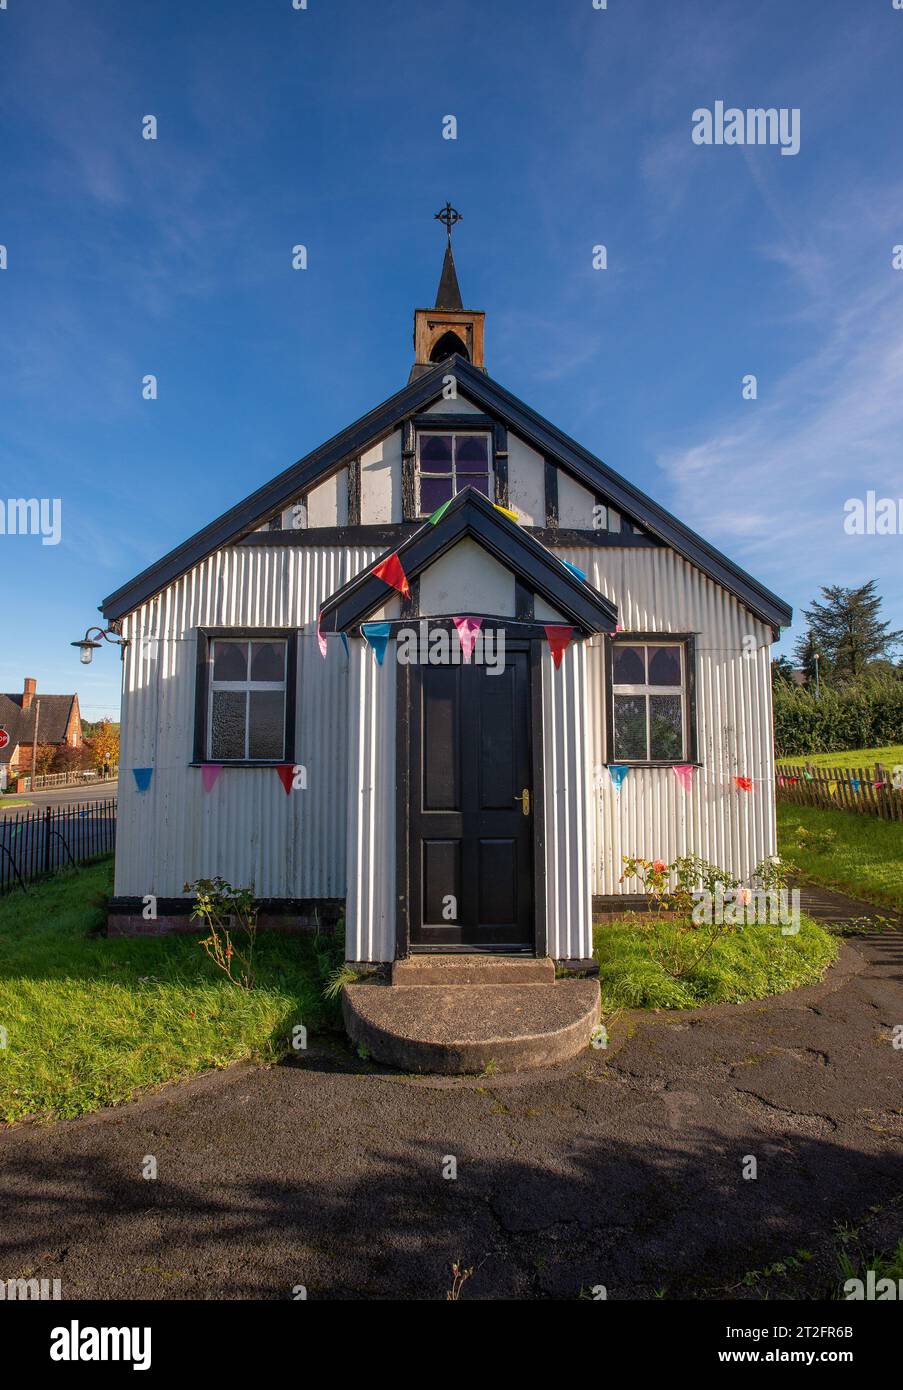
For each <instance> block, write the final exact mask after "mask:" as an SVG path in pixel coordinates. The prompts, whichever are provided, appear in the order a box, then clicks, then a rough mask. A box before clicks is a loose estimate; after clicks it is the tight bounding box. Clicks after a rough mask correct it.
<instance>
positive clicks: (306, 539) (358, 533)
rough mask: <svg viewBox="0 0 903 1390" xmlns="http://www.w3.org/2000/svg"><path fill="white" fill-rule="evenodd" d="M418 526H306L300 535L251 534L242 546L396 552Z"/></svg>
mask: <svg viewBox="0 0 903 1390" xmlns="http://www.w3.org/2000/svg"><path fill="white" fill-rule="evenodd" d="M421 524H422V523H420V524H417V525H414V524H412V523H410V522H383V523H381V524H379V525H374V526H309V527H305V528H304V529H303V530H300V531H252V532H251V533H250V535H247V536H242V538H241V540H239V541H236V542H235V544H236V545H239V546H242V545H247V546H283V545H284V546H316V545H326V546H337V545H343V546H344V545H388V546H391V547H392V548H393V549H395V547H396V546H398V545H400V544H401V543H402V541H406V540H407V539H408V537H409V536H413V535H414V533H415V532H416V531H419V530H420V525H421Z"/></svg>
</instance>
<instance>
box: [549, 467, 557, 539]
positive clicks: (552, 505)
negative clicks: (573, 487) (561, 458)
mask: <svg viewBox="0 0 903 1390" xmlns="http://www.w3.org/2000/svg"><path fill="white" fill-rule="evenodd" d="M546 529H547V530H555V531H557V530H558V469H557V468H556V466H555V464H554V463H551V462H550V461H549V459H546Z"/></svg>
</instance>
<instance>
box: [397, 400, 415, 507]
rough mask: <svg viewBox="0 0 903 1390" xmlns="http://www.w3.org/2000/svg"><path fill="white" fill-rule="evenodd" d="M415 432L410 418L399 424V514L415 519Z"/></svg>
mask: <svg viewBox="0 0 903 1390" xmlns="http://www.w3.org/2000/svg"><path fill="white" fill-rule="evenodd" d="M416 475H417V434H416V431H415V429H414V422H413V421H412V420H405V421H404V422H403V424H402V426H401V515H402V518H403V520H404V521H416V520H417V476H416Z"/></svg>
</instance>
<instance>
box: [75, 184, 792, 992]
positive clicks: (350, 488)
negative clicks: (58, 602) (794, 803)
mask: <svg viewBox="0 0 903 1390" xmlns="http://www.w3.org/2000/svg"><path fill="white" fill-rule="evenodd" d="M451 211H452V212H453V211H454V210H451ZM447 225H448V233H449V237H448V242H447V247H446V253H445V261H444V265H443V268H442V273H441V279H440V284H439V290H438V294H437V296H436V304H435V306H434V307H433V308H428V309H417V310H415V313H414V364H413V367H412V368H411V370H410V376H409V380H408V383H407V385H405V386H404V387H403V388H402V389H401V390H400V391H399V392H398V393H397V394H396V395H394V396H392V397H391V398H390V399H389V400H387V401H385V402H384V403H383V404H381V405H378V406H376V407H375V408H374V409H373V410H372V411H371V412H370V413H369V414H368V415H366V416H365V417H364V418H363V419H361V420H358V421H356V422H355V423H354V424H351V425H349V426H348V428H347V429H344V430H343V431H342V432H341V433H340V434H338V435H337V436H336V437H335V438H333V439H330V440H329V441H328V442H327V443H325V444H322V445H321V446H320V447H319V448H317V449H315V450H314V451H313V452H312V453H310V454H308V455H307V456H306V457H304V458H303V459H301V461H300V462H299V463H296V464H294V465H293V466H292V467H291V468H289V469H288V470H287V471H285V472H283V473H281V474H280V475H279V476H278V477H277V478H275V479H274V480H273V481H272V482H268V483H266V484H265V485H264V486H262V487H260V488H259V489H258V490H257V491H256V492H255V493H254V494H253V495H252V496H250V497H249V498H248V499H247V500H246V501H244V502H242V503H240V504H239V505H238V506H235V507H233V508H232V509H231V510H229V511H227V512H226V513H225V514H224V515H223V516H221V517H219V518H218V519H217V520H216V521H213V522H212V523H211V524H210V525H209V526H207V527H206V528H205V529H204V530H202V531H200V532H199V533H198V534H197V535H195V536H193V537H192V538H191V539H190V540H188V541H186V542H185V543H184V544H183V545H181V546H179V547H178V548H177V549H176V550H173V551H172V552H171V553H170V554H168V555H166V556H164V558H163V559H161V560H160V562H159V563H158V564H155V565H153V566H152V567H151V568H149V569H147V570H145V571H144V573H142V574H140V575H138V576H137V577H136V578H135V579H133V580H131V581H130V582H129V583H128V584H126V585H124V586H123V587H122V588H120V589H119V590H117V592H116V593H114V594H111V595H110V597H109V598H107V599H106V600H105V601H104V603H103V605H102V611H103V613H104V615H105V617H106V618H107V620H108V622H109V623H110V624H111V625H112V626H113V627H114V628H115V630H116V631H118V632H120V633H121V635H122V637H123V638H124V639H126V643H127V645H126V646H125V648H124V688H123V706H122V748H121V766H122V768H123V769H124V771H123V774H122V784H121V787H120V802H119V832H118V843H117V852H116V884H115V898H114V900H113V903H112V912H111V926H113V927H114V928H115V927H116V926H117V925H118V929H119V930H141V929H144V930H147V929H156V930H160V929H164V928H173V927H177V926H178V925H179V924H181V925H182V926H184V925H186V923H187V916H186V912H187V908H188V906H189V902H190V899H189V896H188V895H187V894H186V893H185V885H186V884H188V883H190V882H192V881H194V880H196V879H198V878H199V877H212V876H214V875H216V874H220V875H222V876H223V877H224V878H226V879H228V880H229V881H230V882H231V883H233V884H248V883H252V884H253V885H254V889H255V892H256V894H257V896H258V898H260V899H261V900H262V901H263V911H264V915H265V918H269V917H272V918H274V919H275V918H276V917H279V916H281V917H282V918H283V919H284V920H285V921H286V922H293V923H295V924H299V923H300V924H302V925H303V924H310V923H314V922H321V923H322V922H328V921H336V920H338V918H339V917H344V922H345V931H346V955H347V958H348V960H349V961H351V962H398V961H403V960H406V959H409V958H417V957H422V956H423V955H424V954H425V953H435V954H440V955H442V956H443V957H450V956H453V955H461V954H465V955H467V956H468V957H469V958H470V960H471V961H473V960H474V959H475V958H476V957H477V956H480V957H484V956H490V955H491V954H492V953H497V954H500V955H503V956H504V957H505V958H506V959H507V958H512V959H513V958H514V957H525V958H527V959H533V960H536V959H540V960H548V961H550V962H551V961H554V962H557V963H560V964H563V965H565V966H566V967H569V968H570V969H572V970H582V971H587V970H590V969H591V968H592V918H593V907H594V899H595V905H596V906H597V907H599V906H600V905H604V903H605V901H606V900H607V899H611V898H613V897H618V896H620V895H623V894H626V893H629V892H630V890H631V885H630V884H629V883H623V882H622V880H621V873H622V857H623V856H624V855H626V854H642V855H645V856H648V857H650V858H651V857H656V858H661V859H664V860H670V859H672V858H674V857H676V856H678V855H680V854H684V853H691V852H695V853H698V854H699V855H701V856H703V857H704V858H706V859H708V860H710V861H713V862H715V863H717V864H719V865H720V866H722V867H723V868H725V869H728V870H730V872H731V873H732V874H734V875H736V876H737V877H738V878H740V879H746V878H747V877H748V875H749V874H750V873H751V871H752V870H753V868H754V866H755V865H756V864H757V863H758V862H759V861H760V860H761V859H763V857H765V856H766V855H768V854H770V853H773V852H774V850H775V808H774V796H773V766H772V729H771V678H770V657H769V647H770V644H771V643H772V641H773V640H775V638H776V636H777V633H778V630H779V628H780V626H781V625H785V624H788V623H789V622H790V621H791V611H790V609H789V608H788V606H787V605H786V604H785V603H783V602H782V601H781V600H780V599H779V598H777V597H776V596H775V595H774V594H773V593H771V592H769V590H768V589H766V588H765V587H764V586H763V585H761V584H760V583H758V582H757V581H756V580H755V579H753V578H751V576H750V575H748V574H746V573H745V572H744V571H743V570H742V569H740V568H739V567H738V566H737V565H735V564H733V563H732V562H731V561H730V560H729V559H727V558H726V557H725V556H724V555H722V554H721V553H719V551H717V550H716V549H715V548H714V547H713V546H711V545H709V544H708V543H707V542H706V541H704V540H703V539H702V538H701V537H700V536H698V535H696V534H695V533H694V532H693V531H692V530H690V528H689V527H687V526H686V525H684V524H683V523H682V522H680V521H678V520H677V519H676V518H675V517H673V516H671V515H670V514H669V513H668V512H667V511H665V510H664V509H663V508H662V507H661V506H660V505H659V504H658V503H657V502H655V501H654V500H652V499H651V498H649V497H647V496H645V495H644V494H643V493H642V492H641V491H639V489H638V488H636V487H634V486H633V485H632V484H631V483H630V482H629V481H627V480H626V479H625V478H623V477H621V476H620V475H619V474H618V473H616V472H614V471H613V470H612V469H611V468H609V467H608V466H607V465H606V464H604V463H602V462H601V460H599V459H598V458H596V457H594V456H593V454H591V453H589V452H588V451H587V450H586V449H584V448H583V447H582V446H581V445H579V444H577V443H575V441H574V440H573V439H571V438H570V437H569V436H568V435H567V434H565V433H563V432H562V431H561V430H560V429H558V428H557V427H556V426H555V425H552V424H550V423H549V421H548V420H545V419H543V418H542V416H540V415H538V414H537V413H536V412H535V411H534V410H532V409H531V408H530V407H529V406H528V405H525V404H524V403H523V402H522V401H520V400H518V399H517V398H516V397H515V396H513V395H511V393H510V392H509V391H507V390H506V389H505V388H504V387H503V386H501V385H499V384H498V383H497V382H495V381H494V380H493V379H492V377H491V376H489V375H488V373H487V370H486V367H485V365H484V315H483V313H482V312H480V311H476V310H469V309H465V308H463V306H462V300H461V295H460V292H459V288H458V280H457V275H456V271H455V265H454V260H453V256H452V249H451V224H450V223H449V224H447ZM130 770H131V771H130ZM132 771H133V772H134V776H132ZM148 895H154V896H155V897H156V899H157V911H158V917H157V920H156V922H147V921H145V920H144V919H143V917H142V903H143V901H144V899H145V898H146V897H147V896H148Z"/></svg>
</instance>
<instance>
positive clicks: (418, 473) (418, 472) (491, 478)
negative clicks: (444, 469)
mask: <svg viewBox="0 0 903 1390" xmlns="http://www.w3.org/2000/svg"><path fill="white" fill-rule="evenodd" d="M438 418H439V419H440V420H441V418H442V417H441V415H440V416H439V417H438ZM430 435H450V436H451V438H452V463H451V473H450V474H449V473H437V472H434V471H432V470H430V469H427V477H428V478H447V477H450V478H451V480H452V486H453V488H454V485H455V483H456V482H457V479H458V467H457V457H456V455H457V450H456V446H455V443H454V441H455V440H456V439H461V438H465V437H470V438H472V437H473V436H474V435H476V436H479V437H482V438H483V439H485V441H486V459H487V473H486V485H487V492H486V493H485V496H486V499H487V501H489V502H495V500H496V481H495V471H496V470H495V436H494V432H493V430H492V427H491V426H488V425H485V424H480V425H474V426H473V428H468V427H467V426H466V425H463V426H462V425H444V426H443V425H441V424H436V425H418V426H417V428H416V430H415V438H414V515H415V517H416V519H417V520H418V521H422V520H425V518H426V517H427V516H429V515H431V513H429V512H425V511H424V510H423V508H422V505H421V501H420V479H421V477H422V475H423V468H422V465H421V462H420V443H421V440H422V439H425V438H427V437H428V436H430ZM456 496H457V489H456V488H455V490H454V491H453V492H452V497H456ZM439 505H440V506H442V505H443V504H442V503H441V502H440V504H439ZM433 510H435V508H434V509H433Z"/></svg>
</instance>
